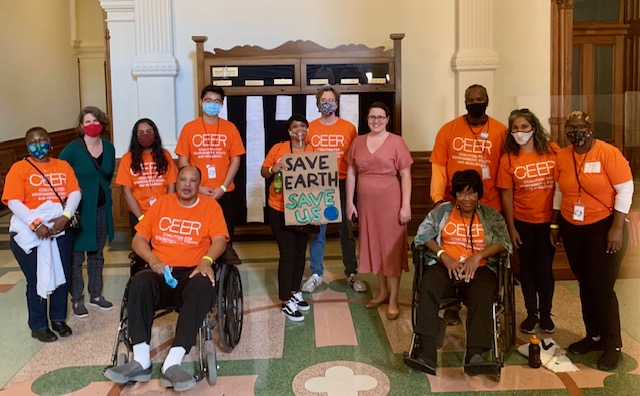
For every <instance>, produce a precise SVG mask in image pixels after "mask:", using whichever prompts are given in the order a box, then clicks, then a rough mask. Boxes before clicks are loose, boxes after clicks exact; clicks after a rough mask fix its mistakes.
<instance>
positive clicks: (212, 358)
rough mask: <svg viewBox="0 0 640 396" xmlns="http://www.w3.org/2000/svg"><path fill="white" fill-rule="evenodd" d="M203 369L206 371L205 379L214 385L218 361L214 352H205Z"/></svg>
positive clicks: (216, 378)
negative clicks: (205, 359)
mask: <svg viewBox="0 0 640 396" xmlns="http://www.w3.org/2000/svg"><path fill="white" fill-rule="evenodd" d="M205 370H206V372H207V381H208V382H209V385H211V386H213V385H215V384H216V382H218V362H217V361H216V354H215V353H213V352H209V353H207V363H206V366H205Z"/></svg>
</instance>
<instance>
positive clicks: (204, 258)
mask: <svg viewBox="0 0 640 396" xmlns="http://www.w3.org/2000/svg"><path fill="white" fill-rule="evenodd" d="M202 259H203V260H207V261H209V262H210V263H211V264H213V259H212V258H211V257H209V256H202Z"/></svg>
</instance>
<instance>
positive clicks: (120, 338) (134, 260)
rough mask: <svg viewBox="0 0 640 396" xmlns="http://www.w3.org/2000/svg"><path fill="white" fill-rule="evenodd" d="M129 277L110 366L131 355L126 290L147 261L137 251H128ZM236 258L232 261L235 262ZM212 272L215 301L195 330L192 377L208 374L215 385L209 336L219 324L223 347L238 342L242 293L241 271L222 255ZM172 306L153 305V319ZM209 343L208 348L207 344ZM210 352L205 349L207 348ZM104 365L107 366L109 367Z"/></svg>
mask: <svg viewBox="0 0 640 396" xmlns="http://www.w3.org/2000/svg"><path fill="white" fill-rule="evenodd" d="M129 259H130V260H131V262H130V267H129V271H130V277H129V280H128V282H127V285H126V287H125V291H124V296H123V298H122V304H121V306H120V323H119V326H118V332H117V334H116V339H115V345H114V347H113V354H112V356H111V366H108V367H114V366H120V365H123V364H126V363H127V362H129V361H130V360H131V359H132V358H133V344H132V342H131V338H130V336H129V327H128V312H127V301H128V290H129V286H130V285H131V281H132V280H133V276H134V275H135V274H136V273H137V272H138V271H140V270H142V269H144V268H145V267H147V263H146V262H145V261H144V260H142V259H141V258H140V257H139V256H138V255H137V254H135V253H133V252H132V253H131V254H129ZM235 263H236V262H234V264H235ZM213 268H214V272H215V279H216V283H215V289H214V293H215V296H216V303H215V304H214V306H213V308H212V310H211V311H209V312H208V313H207V315H206V316H205V318H204V320H203V321H202V326H200V329H199V330H198V334H197V337H196V347H197V348H198V365H197V366H196V373H195V374H194V377H195V379H196V381H200V380H202V379H204V378H205V377H207V380H208V382H209V385H215V383H216V381H217V379H218V365H217V356H216V348H215V345H214V343H213V339H212V331H214V328H215V327H216V325H217V327H218V331H219V333H220V344H221V347H222V350H223V351H224V352H226V353H229V352H231V351H232V350H233V348H235V346H236V345H238V342H239V341H240V335H241V334H242V319H243V302H244V300H243V293H242V281H241V279H240V272H239V271H238V268H237V267H236V266H235V265H233V264H228V263H227V262H225V261H224V260H222V259H219V260H217V261H216V262H214V263H213ZM176 311H177V309H176V308H175V307H160V308H158V309H156V313H155V315H154V317H153V319H154V320H155V319H157V318H160V317H162V316H165V315H167V314H170V313H172V312H176ZM207 343H210V345H211V348H207V347H206V345H207ZM208 349H209V350H212V351H213V352H207V350H208ZM108 367H107V368H108Z"/></svg>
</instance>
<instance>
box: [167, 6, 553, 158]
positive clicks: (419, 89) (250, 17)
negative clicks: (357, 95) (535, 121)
mask: <svg viewBox="0 0 640 396" xmlns="http://www.w3.org/2000/svg"><path fill="white" fill-rule="evenodd" d="M220 4H221V3H219V2H213V1H208V0H189V1H188V2H186V3H183V2H181V3H180V6H178V3H177V2H174V7H175V8H174V20H175V28H174V35H175V37H176V44H175V52H176V58H177V59H178V61H179V63H180V74H179V76H178V77H177V82H176V84H177V85H176V88H177V89H176V91H177V120H178V130H177V133H178V132H179V128H180V127H181V126H182V125H183V124H184V123H185V122H187V121H189V120H190V119H192V118H194V117H195V116H196V96H197V93H196V87H195V76H194V73H195V66H194V58H195V45H194V43H193V41H192V40H191V36H194V35H195V36H208V38H209V40H208V41H207V42H206V43H205V50H207V51H211V50H212V49H213V48H215V47H218V48H223V49H229V48H231V47H233V46H236V45H247V44H249V45H258V46H262V47H265V48H273V47H276V46H278V45H280V44H282V43H284V42H286V41H288V40H296V39H302V40H311V41H314V42H316V43H318V44H320V45H322V46H325V47H334V46H337V45H340V44H348V43H356V44H366V45H368V46H371V47H375V46H385V47H390V46H391V45H392V42H391V40H390V39H389V34H390V33H406V37H405V39H404V40H403V41H402V66H403V70H402V71H403V87H402V89H403V98H402V105H403V129H404V130H403V136H404V138H405V140H406V142H407V144H408V145H409V147H410V149H411V150H431V148H432V147H433V141H434V140H435V135H436V133H437V131H438V129H439V128H440V127H441V126H442V124H444V123H445V122H447V121H448V120H450V119H452V118H453V117H455V116H457V115H459V114H458V113H457V112H458V110H457V109H458V107H459V106H460V104H459V103H456V99H455V97H456V95H455V93H456V92H455V91H456V87H455V74H454V72H453V71H452V69H451V58H452V56H453V55H454V54H455V52H456V45H457V43H456V34H457V32H458V27H457V10H456V7H457V4H458V1H456V0H446V1H443V0H403V1H396V2H389V1H385V0H367V1H364V0H358V1H356V0H354V1H344V0H325V1H323V2H304V1H298V2H293V1H288V0H236V1H234V2H232V3H226V4H225V6H224V7H221V6H220ZM493 8H494V18H493V24H494V34H493V37H494V40H493V41H494V44H493V49H494V50H495V51H496V52H497V54H498V57H499V61H500V64H499V66H498V69H497V70H496V71H495V75H494V87H493V89H490V92H489V94H490V97H491V103H490V107H489V109H488V112H489V113H490V114H491V115H492V116H494V117H496V118H498V119H500V120H502V121H503V122H506V118H507V116H508V114H509V112H510V110H512V109H513V108H514V107H516V105H520V104H525V105H526V106H529V107H530V108H532V110H534V111H538V112H541V113H543V114H542V115H541V117H544V113H546V114H547V117H548V112H549V110H548V107H549V98H548V95H549V90H550V82H549V81H550V80H549V79H550V66H549V62H550V55H549V54H550V50H549V43H550V38H549V31H550V18H551V16H550V15H551V14H550V2H549V1H542V0H536V1H530V0H494V1H493ZM538 109H540V110H538Z"/></svg>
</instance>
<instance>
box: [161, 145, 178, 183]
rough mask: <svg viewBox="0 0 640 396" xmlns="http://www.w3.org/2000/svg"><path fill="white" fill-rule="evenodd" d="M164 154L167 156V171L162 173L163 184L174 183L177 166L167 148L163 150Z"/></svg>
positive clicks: (176, 176) (176, 175)
mask: <svg viewBox="0 0 640 396" xmlns="http://www.w3.org/2000/svg"><path fill="white" fill-rule="evenodd" d="M164 156H165V157H166V158H167V173H165V174H164V180H165V184H166V185H171V184H175V182H176V180H177V178H178V167H177V166H176V163H175V161H174V160H173V158H171V154H169V152H168V151H167V150H165V151H164Z"/></svg>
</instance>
